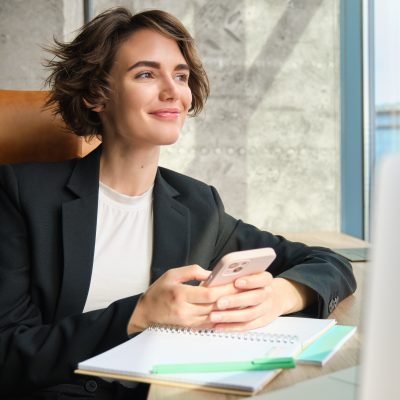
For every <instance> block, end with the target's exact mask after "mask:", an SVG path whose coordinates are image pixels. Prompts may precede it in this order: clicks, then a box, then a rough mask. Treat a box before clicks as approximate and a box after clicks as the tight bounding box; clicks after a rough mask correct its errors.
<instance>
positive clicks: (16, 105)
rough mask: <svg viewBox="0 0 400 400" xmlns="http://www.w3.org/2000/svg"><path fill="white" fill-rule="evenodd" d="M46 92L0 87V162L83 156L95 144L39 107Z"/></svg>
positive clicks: (42, 103)
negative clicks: (71, 130)
mask: <svg viewBox="0 0 400 400" xmlns="http://www.w3.org/2000/svg"><path fill="white" fill-rule="evenodd" d="M47 96H48V92H47V91H22V90H0V164H5V163H19V162H28V161H62V160H67V159H69V158H74V157H83V156H85V155H86V154H88V153H90V152H91V151H92V150H93V149H95V148H96V147H97V146H98V145H99V143H100V142H99V141H98V140H97V139H93V140H92V141H91V142H90V143H87V142H86V141H85V140H84V139H83V138H82V137H79V136H77V135H74V134H72V133H70V132H68V131H67V130H66V127H65V124H64V122H63V121H62V119H61V118H60V117H58V116H57V117H55V116H54V115H53V114H52V112H51V110H49V109H43V107H44V104H45V102H46V97H47Z"/></svg>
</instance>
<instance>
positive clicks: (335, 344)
mask: <svg viewBox="0 0 400 400" xmlns="http://www.w3.org/2000/svg"><path fill="white" fill-rule="evenodd" d="M356 329H357V328H356V327H355V326H346V325H335V326H333V327H332V328H331V329H329V331H328V332H326V333H325V334H323V335H322V336H321V337H320V338H319V339H317V340H316V341H315V342H314V343H312V344H311V345H310V346H308V347H307V348H306V349H305V350H304V351H302V352H301V353H300V354H299V356H298V357H297V362H298V363H299V364H313V365H321V366H322V365H324V364H325V363H326V362H327V361H328V360H329V359H330V358H331V357H332V356H333V355H334V354H335V353H336V352H337V351H338V350H339V349H340V347H342V346H343V344H344V343H345V342H346V341H347V340H348V339H349V338H350V337H351V336H352V335H353V334H354V332H355V331H356Z"/></svg>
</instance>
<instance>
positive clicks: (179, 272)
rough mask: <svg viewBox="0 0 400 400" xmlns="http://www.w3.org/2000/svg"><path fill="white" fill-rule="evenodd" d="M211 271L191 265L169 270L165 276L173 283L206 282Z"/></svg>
mask: <svg viewBox="0 0 400 400" xmlns="http://www.w3.org/2000/svg"><path fill="white" fill-rule="evenodd" d="M210 274H211V271H207V270H206V269H204V268H202V267H200V265H197V264H193V265H188V266H185V267H179V268H171V269H170V270H168V271H167V272H166V273H165V275H166V277H168V278H170V279H172V280H173V281H175V282H181V283H183V282H188V281H193V280H195V281H204V280H206V279H207V278H208V277H209V275H210Z"/></svg>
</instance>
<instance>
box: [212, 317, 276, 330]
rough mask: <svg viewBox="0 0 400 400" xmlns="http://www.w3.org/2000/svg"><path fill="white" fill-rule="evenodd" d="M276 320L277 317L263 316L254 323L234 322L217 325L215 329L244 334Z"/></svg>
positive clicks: (253, 321)
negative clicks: (243, 332)
mask: <svg viewBox="0 0 400 400" xmlns="http://www.w3.org/2000/svg"><path fill="white" fill-rule="evenodd" d="M275 318H276V316H275V315H263V316H262V317H260V318H256V319H254V320H252V321H247V322H232V323H225V324H215V325H214V329H215V330H218V331H230V332H242V331H248V330H250V329H257V328H261V327H263V326H265V325H268V324H269V323H270V322H272V321H273V320H274V319H275Z"/></svg>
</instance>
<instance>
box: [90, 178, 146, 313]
mask: <svg viewBox="0 0 400 400" xmlns="http://www.w3.org/2000/svg"><path fill="white" fill-rule="evenodd" d="M152 249H153V187H151V188H150V189H149V190H148V191H147V192H146V193H144V194H142V195H141V196H126V195H123V194H121V193H118V192H116V191H115V190H113V189H111V188H110V187H108V186H106V185H104V184H103V183H101V182H100V187H99V204H98V211H97V227H96V244H95V250H94V262H93V270H92V277H91V280H90V288H89V294H88V297H87V299H86V304H85V307H84V310H83V312H87V311H92V310H97V309H100V308H104V307H107V306H109V305H110V304H111V303H112V302H114V301H116V300H119V299H122V298H124V297H128V296H132V295H135V294H139V293H142V292H144V291H145V290H146V289H147V288H148V287H149V284H150V264H151V257H152Z"/></svg>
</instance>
